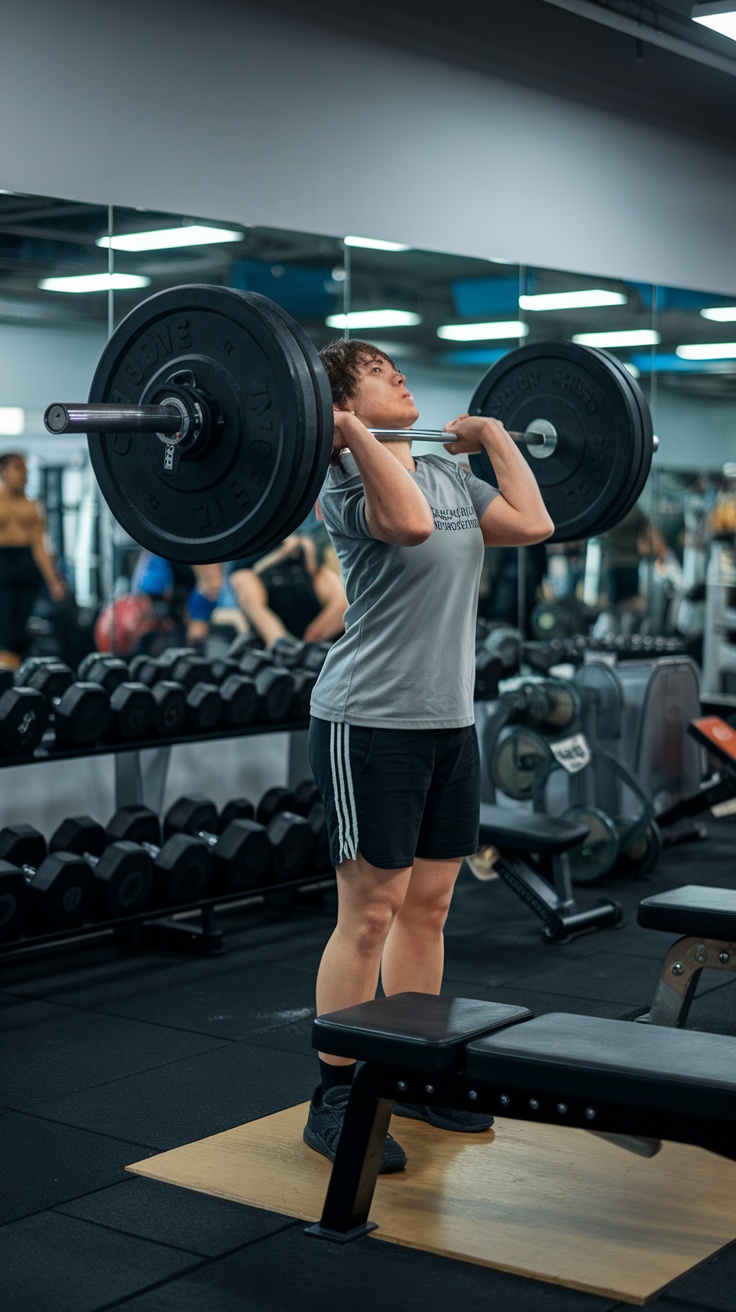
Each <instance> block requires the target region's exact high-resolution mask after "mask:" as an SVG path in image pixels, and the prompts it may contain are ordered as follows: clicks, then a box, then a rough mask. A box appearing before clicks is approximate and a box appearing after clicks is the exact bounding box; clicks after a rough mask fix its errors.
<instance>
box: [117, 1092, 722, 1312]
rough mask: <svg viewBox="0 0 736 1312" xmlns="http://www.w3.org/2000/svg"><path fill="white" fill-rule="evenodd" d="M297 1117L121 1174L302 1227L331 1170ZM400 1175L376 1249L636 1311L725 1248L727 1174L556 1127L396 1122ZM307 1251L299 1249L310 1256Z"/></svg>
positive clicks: (705, 1160)
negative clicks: (526, 1279) (577, 1292)
mask: <svg viewBox="0 0 736 1312" xmlns="http://www.w3.org/2000/svg"><path fill="white" fill-rule="evenodd" d="M307 1109H308V1104H307V1103H304V1104H302V1105H300V1106H297V1107H290V1108H289V1109H288V1110H287V1111H283V1112H279V1113H277V1114H276V1115H274V1116H267V1117H265V1118H264V1119H263V1120H259V1121H252V1122H250V1123H249V1124H247V1125H240V1126H236V1127H235V1128H234V1129H232V1130H228V1131H226V1132H225V1133H223V1134H216V1135H213V1136H212V1137H211V1138H208V1139H200V1140H199V1141H198V1142H197V1143H191V1144H187V1145H186V1146H185V1147H182V1148H175V1149H173V1150H171V1151H170V1152H166V1153H161V1154H160V1155H158V1156H156V1157H149V1158H146V1160H145V1161H142V1162H135V1163H134V1164H133V1165H132V1166H129V1167H128V1170H129V1171H132V1172H134V1173H136V1174H138V1175H146V1176H149V1177H151V1178H152V1179H155V1180H162V1181H166V1182H167V1183H169V1184H174V1185H179V1186H181V1187H183V1188H186V1189H195V1190H199V1191H200V1192H202V1193H208V1194H215V1195H217V1196H219V1197H221V1198H228V1199H231V1200H234V1201H235V1202H239V1203H247V1204H249V1205H250V1206H253V1207H260V1208H263V1209H264V1210H265V1211H273V1212H281V1213H285V1214H286V1215H288V1216H294V1217H299V1218H301V1219H303V1220H305V1221H316V1220H318V1219H319V1216H320V1213H321V1210H322V1202H323V1199H324V1195H325V1190H326V1187H327V1180H328V1177H329V1171H330V1166H329V1163H328V1162H327V1161H325V1159H324V1158H323V1157H320V1156H319V1155H318V1154H317V1153H315V1152H313V1151H312V1150H311V1149H310V1148H308V1147H307V1146H306V1144H305V1143H304V1142H303V1140H302V1129H303V1127H304V1122H305V1120H306V1115H307ZM391 1128H392V1133H393V1134H394V1136H395V1137H396V1138H397V1139H398V1140H399V1142H400V1143H401V1144H402V1146H403V1147H404V1148H405V1150H406V1153H407V1155H408V1158H409V1165H408V1166H407V1168H406V1170H405V1171H401V1172H399V1173H397V1174H395V1175H389V1176H379V1180H378V1187H377V1190H376V1195H375V1198H374V1201H373V1207H372V1208H371V1219H372V1220H373V1221H377V1222H378V1226H379V1229H378V1230H376V1231H374V1232H373V1233H372V1234H371V1235H369V1236H368V1237H367V1238H366V1239H361V1240H358V1241H357V1242H359V1243H372V1242H374V1241H375V1240H376V1239H378V1240H379V1241H380V1240H384V1241H388V1242H389V1243H395V1244H404V1245H407V1246H408V1247H410V1248H418V1249H424V1250H426V1251H428V1252H432V1253H439V1254H442V1255H444V1256H447V1257H454V1258H458V1259H460V1260H463V1261H468V1262H476V1263H480V1264H481V1265H485V1266H490V1267H496V1268H498V1269H499V1270H502V1271H512V1272H514V1273H516V1274H518V1275H524V1276H531V1277H533V1278H534V1279H537V1280H546V1281H550V1282H552V1283H553V1284H559V1285H565V1286H568V1287H569V1288H571V1289H582V1290H587V1291H588V1292H590V1293H594V1294H600V1295H603V1296H606V1297H609V1298H616V1299H620V1300H623V1301H624V1302H628V1303H638V1304H642V1303H646V1302H648V1300H649V1299H651V1298H653V1297H654V1296H655V1295H657V1294H659V1293H661V1292H662V1290H663V1289H665V1288H666V1287H667V1286H668V1285H670V1284H671V1283H672V1282H673V1281H674V1280H677V1279H678V1277H679V1276H681V1275H684V1273H685V1272H686V1271H690V1270H692V1268H693V1267H695V1266H697V1265H699V1264H700V1263H701V1262H704V1261H705V1260H707V1258H709V1257H710V1256H712V1254H713V1253H715V1252H717V1251H718V1249H720V1248H722V1247H723V1246H724V1245H725V1244H728V1243H730V1242H731V1241H732V1240H733V1239H734V1238H736V1205H735V1204H734V1199H735V1198H736V1163H735V1162H730V1161H727V1160H726V1159H724V1158H721V1157H716V1156H714V1155H713V1154H710V1153H707V1152H705V1151H703V1150H702V1149H699V1148H691V1147H688V1146H685V1145H682V1144H672V1143H666V1144H665V1145H664V1146H663V1148H662V1151H661V1152H660V1153H659V1154H658V1156H657V1157H654V1158H652V1159H649V1160H646V1159H642V1158H639V1157H635V1156H633V1155H632V1154H630V1153H628V1152H624V1151H623V1150H621V1149H617V1148H614V1147H613V1146H611V1145H610V1144H607V1143H604V1142H602V1141H601V1140H599V1139H597V1138H596V1137H595V1136H594V1135H591V1134H586V1133H585V1132H584V1131H581V1130H572V1129H565V1128H563V1127H561V1126H549V1125H533V1124H529V1123H527V1122H522V1121H497V1123H496V1128H495V1131H494V1132H490V1133H486V1134H483V1135H471V1134H467V1135H461V1134H454V1133H445V1132H442V1131H439V1130H435V1129H432V1128H431V1127H430V1126H428V1125H425V1124H424V1123H422V1122H419V1121H409V1120H405V1119H398V1118H396V1117H394V1119H393V1121H392V1127H391ZM316 1242H319V1241H317V1240H314V1239H309V1238H307V1237H306V1236H305V1238H304V1244H305V1261H306V1262H308V1260H309V1252H308V1245H310V1244H313V1243H316Z"/></svg>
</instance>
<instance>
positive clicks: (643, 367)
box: [630, 351, 736, 374]
mask: <svg viewBox="0 0 736 1312" xmlns="http://www.w3.org/2000/svg"><path fill="white" fill-rule="evenodd" d="M630 363H631V364H633V365H635V366H636V368H637V369H638V370H639V373H641V374H651V373H655V374H707V373H712V372H713V369H712V365H713V361H712V360H683V359H681V358H680V356H679V355H675V353H674V351H673V352H672V353H669V352H666V351H664V352H662V354H661V355H660V354H657V353H655V354H654V355H644V354H642V355H632V356H631V360H630ZM734 363H735V365H736V361H735V362H734Z"/></svg>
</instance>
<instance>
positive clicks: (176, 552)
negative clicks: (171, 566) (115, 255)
mask: <svg viewBox="0 0 736 1312" xmlns="http://www.w3.org/2000/svg"><path fill="white" fill-rule="evenodd" d="M269 305H270V302H268V301H267V300H266V298H265V297H261V296H258V295H256V294H255V293H249V292H237V291H233V290H232V289H230V288H225V287H215V286H206V285H201V286H200V285H193V286H184V287H175V288H171V289H170V290H168V291H164V292H159V293H158V294H157V295H155V296H151V297H149V298H148V299H147V300H146V301H143V302H142V303H141V304H140V305H139V306H137V307H136V308H135V309H134V310H133V311H132V312H131V313H130V314H129V315H128V316H127V317H126V318H125V319H124V320H123V322H122V323H121V324H120V326H119V328H118V329H117V330H116V331H115V333H114V334H113V336H112V337H111V338H110V341H109V342H108V344H107V346H106V348H105V350H104V352H103V354H102V358H101V360H100V363H99V365H98V367H97V369H96V371H95V375H94V378H93V381H92V387H91V391H90V401H91V402H100V401H102V402H104V401H109V402H117V403H120V404H126V403H128V404H140V403H144V404H145V403H149V402H150V401H152V400H153V399H154V398H156V397H157V396H160V395H161V393H162V392H164V391H165V388H166V384H167V382H168V381H170V380H171V378H172V376H173V375H175V374H179V373H182V372H185V371H186V372H191V373H192V374H193V375H194V378H195V380H196V383H197V385H198V387H199V388H201V390H202V391H203V392H204V393H205V394H207V395H208V396H209V397H211V398H213V400H214V407H215V409H216V411H217V413H218V414H219V416H220V417H221V418H222V421H223V422H222V425H221V427H220V428H219V429H217V430H216V432H215V433H213V436H212V438H211V440H210V441H209V442H208V443H198V444H196V445H195V446H194V447H193V448H192V450H191V452H186V451H182V455H181V459H180V462H179V466H178V469H177V471H176V473H174V474H167V473H166V472H165V471H164V445H163V443H162V442H160V441H159V439H158V438H157V437H156V435H155V434H152V433H143V434H135V435H131V434H122V433H117V434H116V433H109V434H100V433H91V434H90V435H89V447H90V456H91V460H92V466H93V468H94V471H95V474H96V476H97V480H98V482H99V484H100V488H101V491H102V494H103V496H104V497H105V500H106V501H107V503H108V505H109V506H110V508H111V510H112V512H113V514H114V515H115V517H116V519H117V520H118V522H119V523H120V524H122V526H123V528H125V529H126V531H127V532H128V533H130V535H131V537H133V538H134V539H135V540H136V541H137V542H140V543H141V545H142V546H144V547H147V548H148V549H149V550H151V551H153V552H155V553H156V554H157V555H162V556H165V557H166V558H168V559H170V560H178V561H185V562H188V563H198V562H201V563H209V562H214V561H222V560H229V559H235V558H237V557H240V556H247V555H249V554H251V544H252V543H253V542H255V541H258V542H266V543H267V544H268V545H270V544H271V543H274V542H277V541H280V540H281V538H282V537H283V536H284V535H285V526H286V525H287V517H286V516H285V515H284V514H282V513H280V511H281V507H282V505H283V504H284V503H285V502H288V501H289V499H290V498H291V497H292V495H293V488H294V482H295V480H298V478H299V474H300V471H301V467H302V458H303V447H304V443H305V441H306V442H307V444H308V445H309V446H310V450H311V444H312V443H313V442H314V441H315V437H314V434H310V433H309V432H308V431H307V430H308V428H309V422H310V414H311V415H312V416H313V412H314V403H313V400H312V397H311V392H310V391H309V390H306V382H307V381H308V380H307V373H308V371H306V370H305V369H304V366H303V363H302V361H301V354H300V351H299V350H298V349H297V348H296V346H295V345H294V343H293V342H292V341H291V339H290V337H289V335H288V334H287V333H286V332H280V333H279V335H278V336H276V334H275V331H274V328H273V321H272V319H271V316H270V315H269V314H268V309H267V307H268V306H269ZM264 310H265V311H266V312H265V313H264ZM312 423H314V419H313V418H312ZM310 459H311V456H310ZM287 531H288V530H287Z"/></svg>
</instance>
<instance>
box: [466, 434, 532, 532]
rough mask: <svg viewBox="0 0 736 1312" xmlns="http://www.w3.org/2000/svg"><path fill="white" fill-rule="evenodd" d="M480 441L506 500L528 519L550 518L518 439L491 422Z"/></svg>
mask: <svg viewBox="0 0 736 1312" xmlns="http://www.w3.org/2000/svg"><path fill="white" fill-rule="evenodd" d="M481 444H482V446H483V448H484V449H485V451H486V452H487V454H488V458H489V460H490V461H491V464H492V465H493V471H494V473H495V475H496V480H497V482H498V490H499V492H500V493H501V496H502V497H503V498H504V501H506V502H508V504H509V505H510V506H511V507H512V508H513V509H514V510H516V511H518V512H519V514H523V515H524V517H525V518H526V519H527V520H534V519H537V518H538V519H539V521H540V523H541V524H543V523H544V522H545V521H546V520H549V514H548V511H547V507H546V506H545V504H544V501H543V499H542V494H541V492H540V490H539V486H538V484H537V480H536V479H535V477H534V474H533V473H532V470H531V467H530V466H529V465H528V464H527V462H526V460H525V459H524V457H523V455H522V454H521V452H520V450H519V448H518V447H517V445H516V443H515V442H514V441H513V440H512V439H511V438H510V437H509V436H508V433H506V432H505V431H504V430H502V429H499V427H498V426H497V425H494V427H493V428H491V427H490V426H489V428H488V430H487V431H486V432H484V434H483V436H482V437H481Z"/></svg>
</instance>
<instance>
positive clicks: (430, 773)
mask: <svg viewBox="0 0 736 1312" xmlns="http://www.w3.org/2000/svg"><path fill="white" fill-rule="evenodd" d="M309 760H310V763H311V766H312V772H313V774H314V777H315V779H316V781H317V785H318V787H319V789H320V792H321V793H322V799H323V802H324V806H325V815H326V820H327V830H328V833H329V838H330V856H331V859H332V863H333V865H336V866H337V865H340V864H341V863H342V862H343V861H345V860H350V859H354V858H355V856H356V855H357V853H358V851H360V852H361V853H362V855H363V856H364V857H365V859H366V861H370V863H371V865H374V866H378V867H379V868H380V869H382V870H401V869H404V868H405V867H407V866H410V865H411V864H412V862H413V861H414V857H415V856H418V857H421V858H423V859H424V860H425V861H440V860H451V859H452V858H453V857H461V856H470V855H472V853H473V852H477V850H478V824H479V814H480V761H479V755H478V740H477V737H476V733H475V725H474V724H471V725H469V726H468V727H467V728H463V729H366V728H363V727H361V726H359V725H354V724H353V725H350V724H333V723H331V722H330V721H328V720H318V719H316V718H315V717H314V716H313V717H312V720H311V722H310V726H309Z"/></svg>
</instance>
